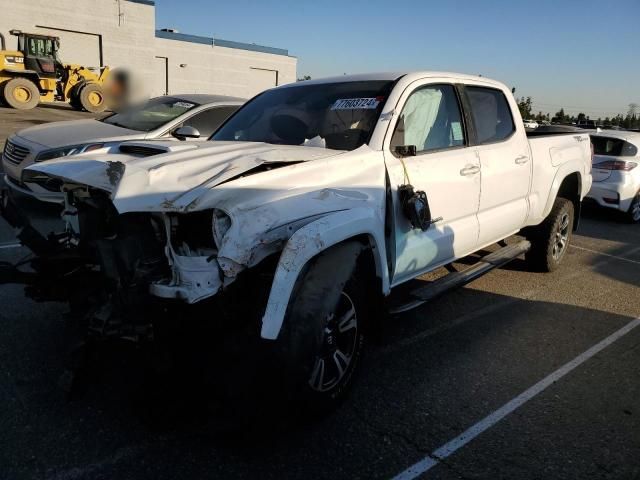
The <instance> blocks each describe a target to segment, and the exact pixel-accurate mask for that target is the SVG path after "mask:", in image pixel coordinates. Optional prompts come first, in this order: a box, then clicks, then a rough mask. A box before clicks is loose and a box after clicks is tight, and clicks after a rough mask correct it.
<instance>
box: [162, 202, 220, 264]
mask: <svg viewBox="0 0 640 480" xmlns="http://www.w3.org/2000/svg"><path fill="white" fill-rule="evenodd" d="M211 217H212V213H211V210H204V211H202V212H192V213H183V214H179V215H171V217H170V218H171V245H172V247H173V249H174V251H175V252H176V253H177V254H178V255H184V256H210V255H213V254H215V253H217V249H216V244H215V242H214V234H213V228H212V226H211Z"/></svg>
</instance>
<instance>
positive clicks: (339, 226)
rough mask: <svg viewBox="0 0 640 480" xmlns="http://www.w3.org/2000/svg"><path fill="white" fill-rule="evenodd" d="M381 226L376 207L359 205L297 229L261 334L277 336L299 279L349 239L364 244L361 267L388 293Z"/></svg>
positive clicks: (284, 254) (284, 257)
mask: <svg viewBox="0 0 640 480" xmlns="http://www.w3.org/2000/svg"><path fill="white" fill-rule="evenodd" d="M382 225H384V221H383V220H382V219H380V218H377V215H376V214H375V212H374V211H373V210H371V209H367V208H357V209H352V210H346V211H342V212H337V213H334V214H331V215H328V216H326V217H322V218H320V219H318V220H316V221H314V222H311V223H309V224H308V225H306V226H304V227H302V228H301V229H299V230H297V231H296V232H295V233H294V234H293V235H292V236H291V238H290V239H289V240H288V241H287V243H286V245H285V247H284V249H283V250H282V253H281V254H280V258H279V260H278V264H277V266H276V270H275V275H274V277H273V283H272V285H271V290H270V292H269V299H268V301H267V305H266V309H265V312H264V315H263V317H262V328H261V337H262V338H264V339H268V340H275V339H276V338H277V337H278V334H279V333H280V329H281V327H282V324H283V322H284V318H285V315H286V312H287V307H288V305H289V302H290V299H291V296H292V293H293V291H294V288H295V285H296V282H297V280H298V279H299V278H300V277H301V275H302V274H303V273H304V271H305V268H306V267H307V265H309V264H310V262H311V261H312V260H313V259H315V258H316V257H317V256H318V255H320V254H321V253H323V252H326V251H327V250H329V249H330V248H332V247H336V246H338V245H341V244H344V243H346V242H352V241H357V242H360V243H362V244H363V245H364V246H365V248H364V250H363V252H362V254H361V255H360V256H359V257H358V262H359V267H363V268H365V269H366V271H367V273H369V277H368V278H370V279H371V286H372V287H373V288H376V290H377V291H378V292H379V293H382V294H384V293H387V292H388V290H389V273H388V270H387V269H386V250H385V242H384V234H383V231H384V229H383V228H382Z"/></svg>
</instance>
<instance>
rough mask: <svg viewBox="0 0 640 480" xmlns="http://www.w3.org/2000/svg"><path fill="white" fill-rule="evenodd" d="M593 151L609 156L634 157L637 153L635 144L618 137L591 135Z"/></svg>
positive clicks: (596, 153)
mask: <svg viewBox="0 0 640 480" xmlns="http://www.w3.org/2000/svg"><path fill="white" fill-rule="evenodd" d="M591 143H592V144H593V153H594V154H595V155H606V156H611V157H634V156H635V155H637V153H638V149H637V148H636V146H635V145H633V144H631V143H629V142H625V141H624V140H622V139H620V138H610V137H595V136H592V137H591Z"/></svg>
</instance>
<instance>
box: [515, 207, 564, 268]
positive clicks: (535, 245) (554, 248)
mask: <svg viewBox="0 0 640 480" xmlns="http://www.w3.org/2000/svg"><path fill="white" fill-rule="evenodd" d="M573 222H574V208H573V203H572V202H571V201H570V200H567V199H566V198H561V197H558V198H556V201H555V203H554V204H553V208H552V209H551V212H550V213H549V216H548V217H547V218H546V219H545V220H544V222H542V223H541V224H540V225H538V226H537V227H533V228H532V229H530V230H529V232H528V233H527V234H526V237H527V238H528V240H529V241H530V242H531V249H530V250H529V251H528V252H527V254H526V255H525V259H526V261H527V263H528V264H529V265H530V267H531V268H532V269H534V270H536V271H543V272H552V271H554V270H555V269H556V268H558V266H559V265H560V262H562V259H563V258H564V256H565V254H566V253H567V250H568V248H569V243H570V241H571V235H572V233H573Z"/></svg>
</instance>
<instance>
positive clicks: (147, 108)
mask: <svg viewBox="0 0 640 480" xmlns="http://www.w3.org/2000/svg"><path fill="white" fill-rule="evenodd" d="M197 106H198V104H197V103H195V102H188V101H186V100H182V99H180V98H175V97H157V98H152V99H151V100H149V101H148V102H147V103H144V104H142V105H138V106H135V107H131V108H129V109H127V110H125V111H123V112H120V113H115V114H113V115H110V116H108V117H106V118H104V119H102V121H103V122H104V123H109V124H111V125H115V126H117V127H123V128H129V129H131V130H138V131H140V132H150V131H151V130H155V129H156V128H160V127H162V126H163V125H165V124H167V123H169V122H170V121H172V120H175V119H176V118H178V117H179V116H180V115H182V114H183V113H185V112H188V111H189V110H191V109H192V108H195V107H197Z"/></svg>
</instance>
